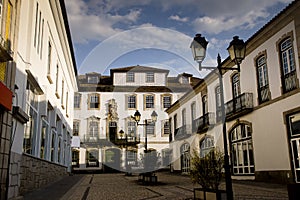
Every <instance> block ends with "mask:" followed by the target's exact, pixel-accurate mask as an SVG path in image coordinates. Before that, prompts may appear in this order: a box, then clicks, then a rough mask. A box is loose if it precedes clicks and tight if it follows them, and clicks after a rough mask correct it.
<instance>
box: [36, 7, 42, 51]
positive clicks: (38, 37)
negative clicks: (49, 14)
mask: <svg viewBox="0 0 300 200" xmlns="http://www.w3.org/2000/svg"><path fill="white" fill-rule="evenodd" d="M41 18H42V13H41V12H40V13H39V24H38V36H37V48H36V50H37V53H39V49H40V35H41Z"/></svg>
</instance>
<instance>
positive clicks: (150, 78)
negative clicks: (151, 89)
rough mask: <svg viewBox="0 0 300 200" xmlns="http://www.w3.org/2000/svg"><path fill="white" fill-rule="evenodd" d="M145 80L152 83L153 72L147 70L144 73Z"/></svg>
mask: <svg viewBox="0 0 300 200" xmlns="http://www.w3.org/2000/svg"><path fill="white" fill-rule="evenodd" d="M146 82H147V83H153V82H154V72H147V73H146Z"/></svg>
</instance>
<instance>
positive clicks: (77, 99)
mask: <svg viewBox="0 0 300 200" xmlns="http://www.w3.org/2000/svg"><path fill="white" fill-rule="evenodd" d="M80 105H81V94H80V93H75V94H74V108H80Z"/></svg>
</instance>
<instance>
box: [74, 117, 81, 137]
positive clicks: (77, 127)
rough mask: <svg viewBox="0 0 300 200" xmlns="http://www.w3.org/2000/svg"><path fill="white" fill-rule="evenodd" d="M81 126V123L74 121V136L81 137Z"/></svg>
mask: <svg viewBox="0 0 300 200" xmlns="http://www.w3.org/2000/svg"><path fill="white" fill-rule="evenodd" d="M79 126H80V121H78V120H74V121H73V136H79Z"/></svg>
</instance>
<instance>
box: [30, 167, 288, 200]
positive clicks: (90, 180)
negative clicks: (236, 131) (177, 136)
mask: <svg viewBox="0 0 300 200" xmlns="http://www.w3.org/2000/svg"><path fill="white" fill-rule="evenodd" d="M157 176H158V184H156V185H142V184H141V183H139V182H138V181H137V180H138V176H137V175H133V176H125V175H124V174H87V175H74V176H73V177H66V178H65V179H66V180H64V179H62V180H61V181H60V183H56V185H57V184H60V186H61V187H59V188H56V191H52V192H53V194H55V193H56V194H57V193H59V192H60V193H61V194H63V195H60V196H59V197H58V195H56V196H55V197H54V196H51V195H50V194H51V190H53V189H51V186H49V187H47V188H48V189H47V188H45V189H44V191H43V190H41V191H36V192H33V193H31V194H27V195H25V196H24V199H25V200H26V199H30V200H37V199H51V200H53V199H62V200H99V199H101V200H102V199H103V200H114V199H117V200H121V199H124V200H125V199H126V200H127V199H132V200H146V199H151V200H152V199H153V200H162V199H174V200H179V199H182V200H184V199H185V200H187V199H193V188H195V187H198V186H197V185H194V184H192V182H191V180H190V178H189V177H188V176H182V175H174V174H170V173H169V172H159V173H157ZM74 179H77V180H76V181H74ZM64 182H65V184H66V185H68V184H69V183H71V182H72V187H70V186H68V188H67V189H64V186H63V183H64ZM233 182H234V183H233V190H234V191H233V192H234V197H235V198H234V199H242V200H243V199H270V200H271V199H272V200H284V199H288V193H287V189H286V186H285V185H279V184H269V183H268V184H267V183H258V182H251V181H233ZM54 185H55V184H54ZM52 187H53V186H52ZM224 187H225V185H224V183H222V184H221V189H222V188H224ZM47 190H48V193H47V194H48V195H47V196H45V195H44V194H45V191H46V192H47ZM49 191H50V192H49Z"/></svg>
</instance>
